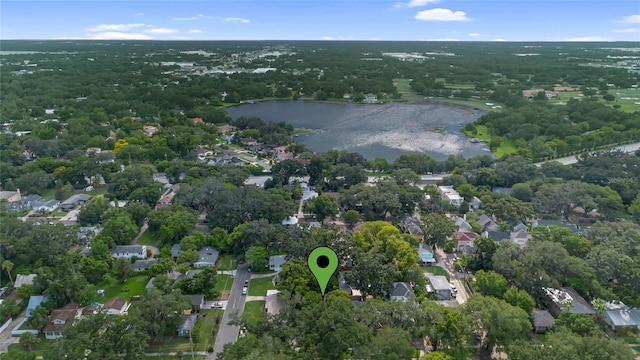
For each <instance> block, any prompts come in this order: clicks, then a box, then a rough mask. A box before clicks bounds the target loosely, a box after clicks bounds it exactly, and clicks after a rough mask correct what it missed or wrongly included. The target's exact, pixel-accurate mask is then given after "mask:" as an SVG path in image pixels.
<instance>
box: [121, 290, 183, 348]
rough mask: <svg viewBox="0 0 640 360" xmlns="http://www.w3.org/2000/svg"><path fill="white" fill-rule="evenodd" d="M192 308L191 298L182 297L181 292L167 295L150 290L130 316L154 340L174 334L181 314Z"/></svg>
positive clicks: (131, 311)
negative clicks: (159, 336) (157, 337)
mask: <svg viewBox="0 0 640 360" xmlns="http://www.w3.org/2000/svg"><path fill="white" fill-rule="evenodd" d="M190 308H191V303H190V301H189V298H188V297H186V296H184V295H182V293H181V292H180V290H174V291H172V292H170V293H166V294H165V293H162V292H161V291H160V290H158V289H156V288H150V289H147V292H146V293H145V295H144V296H143V297H142V300H141V301H140V302H138V303H136V306H135V307H133V309H132V310H130V315H129V316H132V318H133V319H136V320H138V321H139V324H140V328H141V329H143V331H144V332H145V333H147V334H148V335H149V336H150V337H152V338H153V337H156V336H158V335H167V334H171V333H174V332H175V329H176V326H177V325H178V324H179V322H180V314H181V313H182V311H184V310H185V309H190Z"/></svg>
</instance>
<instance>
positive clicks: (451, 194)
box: [438, 186, 464, 207]
mask: <svg viewBox="0 0 640 360" xmlns="http://www.w3.org/2000/svg"><path fill="white" fill-rule="evenodd" d="M438 191H440V194H442V200H445V201H447V202H448V203H449V204H451V205H453V206H455V207H459V206H460V205H462V202H463V201H464V198H463V197H462V196H460V194H458V192H457V191H456V190H455V189H454V188H453V186H438Z"/></svg>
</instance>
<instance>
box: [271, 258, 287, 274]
mask: <svg viewBox="0 0 640 360" xmlns="http://www.w3.org/2000/svg"><path fill="white" fill-rule="evenodd" d="M286 263H287V257H286V256H285V255H273V256H269V270H273V271H278V272H279V271H281V270H282V265H283V264H286Z"/></svg>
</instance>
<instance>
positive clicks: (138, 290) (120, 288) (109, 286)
mask: <svg viewBox="0 0 640 360" xmlns="http://www.w3.org/2000/svg"><path fill="white" fill-rule="evenodd" d="M148 282H149V276H147V275H138V276H133V277H131V278H129V279H128V280H127V282H125V283H123V282H120V281H118V280H116V279H113V280H111V281H110V282H105V281H104V280H102V281H100V282H99V283H98V284H97V287H98V289H104V297H103V298H99V297H98V295H97V294H96V298H95V299H94V300H99V301H100V302H103V301H106V300H107V299H111V298H116V297H117V298H122V299H125V300H127V301H129V300H130V299H131V297H132V296H134V295H144V291H145V286H146V285H147V283H148Z"/></svg>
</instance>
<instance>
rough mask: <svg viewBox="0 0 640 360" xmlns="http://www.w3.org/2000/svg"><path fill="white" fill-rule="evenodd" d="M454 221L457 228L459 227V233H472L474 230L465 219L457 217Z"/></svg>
mask: <svg viewBox="0 0 640 360" xmlns="http://www.w3.org/2000/svg"><path fill="white" fill-rule="evenodd" d="M453 221H454V222H455V223H456V226H457V227H458V231H470V230H472V229H473V228H472V227H471V225H469V223H468V222H467V220H466V219H464V218H461V217H456V218H454V219H453Z"/></svg>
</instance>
